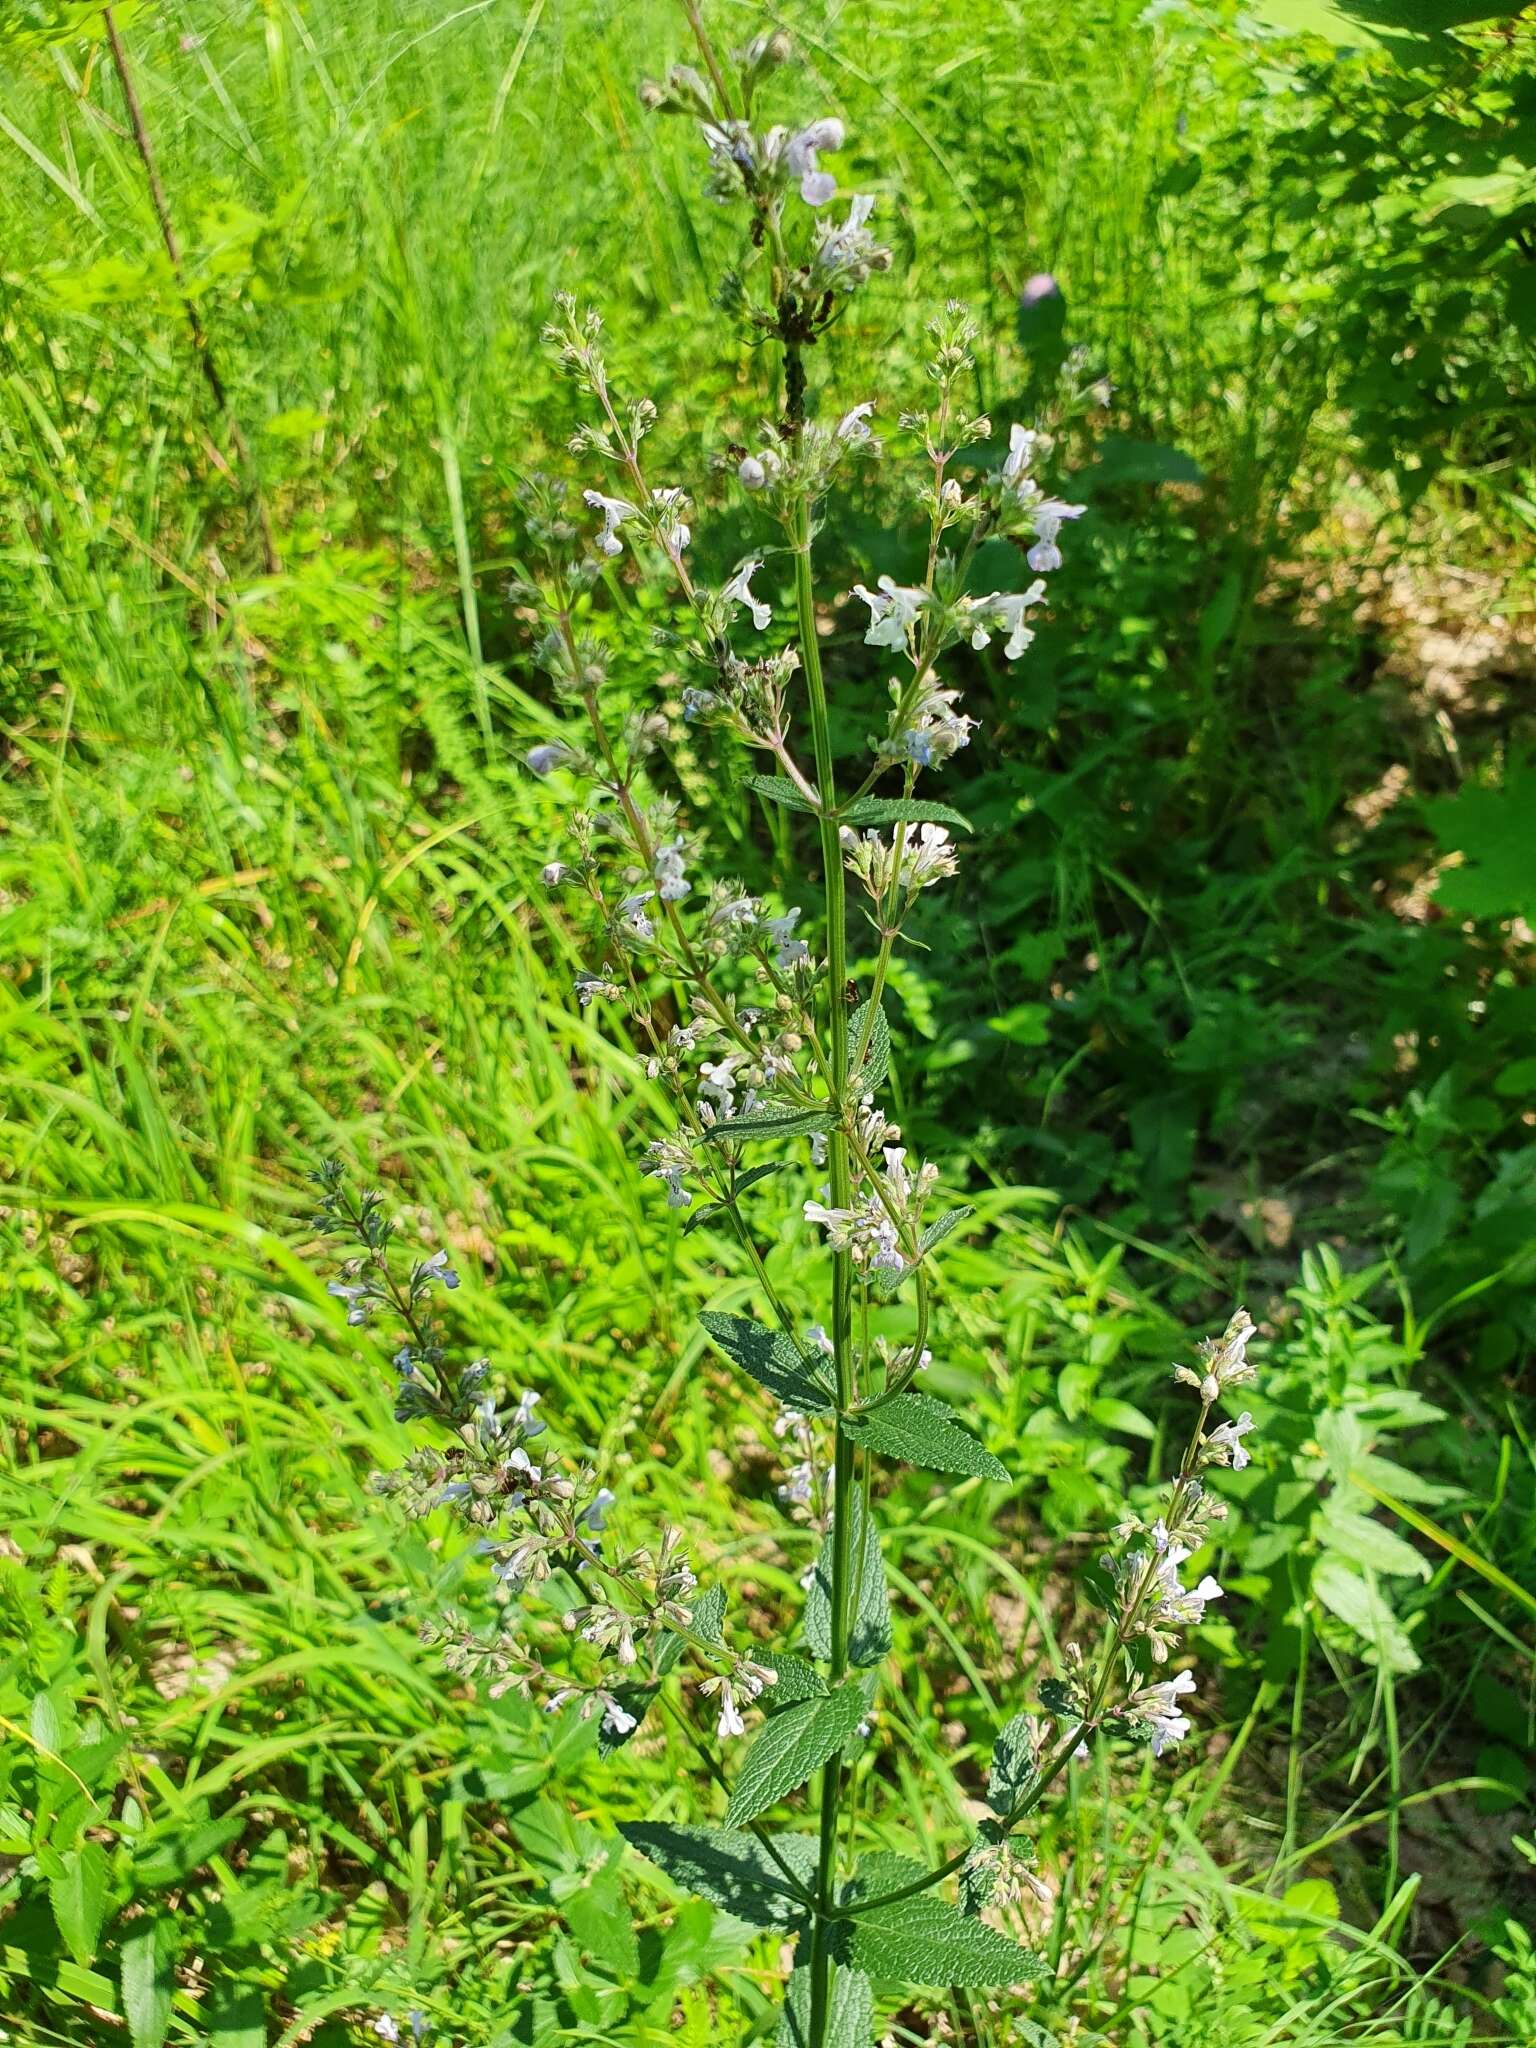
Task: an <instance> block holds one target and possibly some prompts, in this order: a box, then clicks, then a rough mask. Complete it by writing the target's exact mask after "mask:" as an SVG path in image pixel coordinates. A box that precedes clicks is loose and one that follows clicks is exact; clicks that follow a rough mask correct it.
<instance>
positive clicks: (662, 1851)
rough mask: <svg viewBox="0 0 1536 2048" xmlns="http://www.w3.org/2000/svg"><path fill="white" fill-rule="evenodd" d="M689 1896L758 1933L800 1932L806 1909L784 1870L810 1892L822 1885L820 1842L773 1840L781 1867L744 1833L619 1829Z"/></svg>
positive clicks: (649, 1824)
mask: <svg viewBox="0 0 1536 2048" xmlns="http://www.w3.org/2000/svg"><path fill="white" fill-rule="evenodd" d="M619 1833H620V1834H621V1835H622V1836H623V1837H624V1839H625V1841H626V1842H628V1844H629V1845H630V1847H631V1848H632V1849H638V1850H639V1852H640V1854H641V1855H642V1856H645V1857H648V1858H649V1859H650V1861H651V1862H652V1863H654V1864H655V1865H656V1866H657V1867H658V1869H661V1870H664V1871H665V1872H666V1873H667V1875H668V1877H670V1878H671V1879H672V1881H673V1883H674V1884H679V1885H681V1886H682V1888H683V1890H684V1891H688V1892H697V1893H698V1894H699V1896H700V1897H701V1898H706V1899H712V1900H713V1901H714V1903H715V1904H716V1905H717V1906H723V1907H724V1908H725V1910H726V1912H727V1913H734V1914H735V1916H736V1918H737V1919H738V1920H745V1921H747V1922H749V1923H750V1925H752V1926H753V1927H796V1926H798V1925H799V1924H800V1923H801V1921H802V1920H803V1919H804V1918H805V1911H806V1909H805V1907H804V1905H803V1904H802V1903H801V1901H800V1900H799V1899H797V1898H796V1897H795V1895H794V1892H793V1890H792V1889H791V1887H790V1884H789V1880H788V1878H786V1877H785V1875H784V1871H783V1869H782V1868H781V1867H780V1865H781V1864H783V1865H787V1866H788V1868H789V1870H790V1872H791V1873H792V1875H793V1876H794V1877H796V1878H798V1879H799V1881H800V1883H801V1884H802V1885H803V1886H804V1887H805V1889H806V1890H807V1891H814V1889H815V1885H816V1841H815V1837H814V1836H812V1835H770V1836H769V1838H768V1839H769V1840H770V1841H771V1842H772V1844H773V1848H774V1851H775V1852H776V1854H777V1856H778V1859H779V1861H778V1862H775V1861H774V1857H773V1856H772V1855H770V1854H769V1852H768V1850H767V1849H766V1848H765V1847H764V1845H763V1844H762V1843H761V1842H760V1841H759V1840H758V1838H757V1836H756V1835H749V1834H748V1833H747V1832H746V1830H745V1829H742V1828H714V1827H672V1826H669V1825H667V1824H666V1823H664V1822H660V1821H626V1822H625V1823H623V1825H622V1826H621V1827H620V1829H619Z"/></svg>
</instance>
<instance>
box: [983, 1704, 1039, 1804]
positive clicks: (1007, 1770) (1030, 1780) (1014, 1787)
mask: <svg viewBox="0 0 1536 2048" xmlns="http://www.w3.org/2000/svg"><path fill="white" fill-rule="evenodd" d="M1036 1732H1037V1731H1036V1723H1035V1717H1034V1715H1033V1714H1015V1715H1014V1717H1013V1719H1012V1720H1011V1721H1010V1722H1009V1723H1008V1725H1007V1726H1006V1727H1005V1728H1003V1729H1001V1730H1000V1731H999V1733H998V1738H997V1740H996V1742H994V1743H993V1745H992V1768H991V1770H990V1771H989V1772H988V1773H987V1804H988V1806H990V1807H991V1809H992V1811H993V1812H994V1813H995V1814H999V1815H1007V1814H1010V1813H1012V1811H1013V1809H1014V1808H1015V1807H1016V1806H1017V1805H1018V1803H1019V1801H1020V1800H1021V1799H1022V1798H1023V1797H1024V1796H1025V1794H1026V1793H1027V1792H1028V1791H1029V1789H1030V1787H1031V1786H1032V1785H1033V1784H1034V1782H1035V1780H1036V1778H1038V1777H1039V1775H1040V1759H1039V1755H1038V1753H1037V1751H1036V1749H1035V1736H1036Z"/></svg>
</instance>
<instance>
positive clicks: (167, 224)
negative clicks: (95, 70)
mask: <svg viewBox="0 0 1536 2048" xmlns="http://www.w3.org/2000/svg"><path fill="white" fill-rule="evenodd" d="M101 18H102V24H103V26H104V27H105V29H106V31H107V44H108V47H109V48H110V50H111V52H112V68H113V70H114V71H115V72H116V73H117V82H118V84H119V86H121V88H122V94H123V102H124V104H125V106H126V107H127V109H128V121H129V125H130V126H131V128H132V129H133V146H134V148H135V149H136V150H137V151H138V153H139V162H140V163H141V164H142V165H143V166H144V182H145V183H146V184H147V185H148V187H149V197H150V203H151V205H152V206H153V207H154V209H155V219H156V221H157V222H158V223H159V227H160V239H161V241H162V242H163V243H164V244H165V253H166V255H167V257H168V258H169V259H170V265H171V274H172V276H173V277H174V278H175V280H176V290H177V292H178V294H179V295H180V298H181V309H182V311H183V312H184V313H185V314H186V316H187V325H188V327H189V328H190V329H191V330H192V348H193V352H194V353H195V354H196V356H197V361H198V367H199V369H201V371H202V373H203V380H204V382H205V383H206V384H207V386H208V389H209V392H210V393H211V395H212V397H213V402H214V404H215V405H216V406H217V407H218V409H219V411H220V413H221V414H222V415H223V417H224V424H225V427H226V428H227V430H228V433H229V441H230V446H231V447H232V448H233V449H234V451H235V458H236V460H237V461H238V462H239V464H240V467H241V468H242V469H243V470H244V472H245V477H244V482H245V487H246V490H247V491H248V492H249V494H250V500H251V509H252V512H253V514H254V515H255V519H256V526H257V530H258V532H259V533H260V535H261V552H262V560H263V563H264V565H265V567H266V571H267V574H268V575H269V576H274V575H276V573H277V570H278V566H279V564H278V559H277V548H276V546H275V545H274V543H273V539H272V522H271V520H270V519H269V518H268V517H267V504H266V500H265V498H263V496H262V494H261V486H260V484H259V483H258V482H257V479H256V471H255V464H254V462H253V461H252V458H251V450H250V444H249V443H248V442H247V440H246V438H245V435H244V434H243V433H242V431H241V428H240V422H239V420H238V419H236V417H235V411H234V407H233V406H232V405H231V404H230V402H229V391H228V388H227V386H226V385H225V382H224V379H223V377H222V376H221V375H220V372H219V366H218V362H217V361H216V359H215V357H214V353H213V344H212V342H211V341H210V340H209V339H208V330H207V328H206V327H205V326H204V325H203V317H202V314H201V313H200V312H199V311H198V309H197V302H196V300H195V299H194V298H193V297H192V294H191V292H190V291H189V290H188V289H187V276H186V266H185V264H184V262H183V260H182V254H181V238H180V237H179V236H178V234H177V233H176V223H175V221H174V220H173V219H172V217H171V208H170V202H169V201H168V200H167V198H166V196H165V186H164V185H163V184H162V183H161V180H160V169H159V166H158V164H157V163H156V161H155V152H154V149H153V148H152V146H151V144H150V140H149V129H148V127H147V126H146V125H145V121H144V110H143V108H142V107H141V106H140V104H139V95H138V90H137V88H136V87H135V85H134V82H133V72H132V71H131V70H130V68H129V64H128V52H127V50H126V49H125V48H124V47H123V39H122V36H121V35H120V34H119V33H118V27H117V22H116V21H115V20H114V18H113V14H112V9H111V8H110V7H104V8H103V9H102V15H101Z"/></svg>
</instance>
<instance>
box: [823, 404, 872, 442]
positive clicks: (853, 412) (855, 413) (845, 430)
mask: <svg viewBox="0 0 1536 2048" xmlns="http://www.w3.org/2000/svg"><path fill="white" fill-rule="evenodd" d="M874 409H875V402H874V400H873V399H872V398H867V399H865V401H864V403H863V404H862V405H855V406H853V407H851V408H850V409H849V410H848V411H847V412H845V413H844V414H843V416H842V418H841V419H840V420H839V421H838V423H837V425H836V426H835V427H834V428H833V430H832V431H833V434H834V436H835V437H836V439H837V440H839V441H848V442H851V443H853V444H854V446H856V447H862V446H863V444H864V443H865V442H866V441H872V440H873V439H874V436H873V434H871V433H870V431H869V416H870V414H871V413H872V412H873V411H874Z"/></svg>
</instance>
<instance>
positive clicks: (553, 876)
mask: <svg viewBox="0 0 1536 2048" xmlns="http://www.w3.org/2000/svg"><path fill="white" fill-rule="evenodd" d="M565 876H566V866H565V862H564V861H563V860H551V861H546V862H545V863H544V866H543V867H542V868H541V869H540V870H539V880H540V881H541V882H542V883H543V884H544V886H545V888H546V889H558V888H559V886H560V884H561V883H562V882H563V881H564V880H565Z"/></svg>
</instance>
